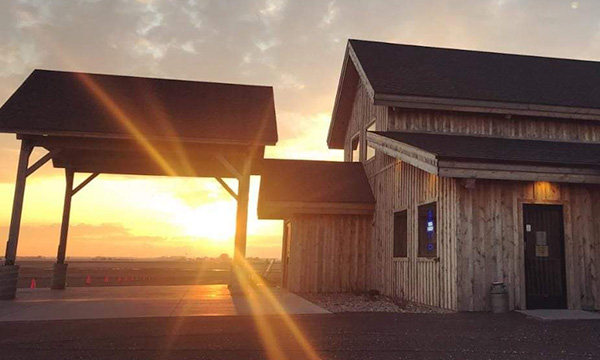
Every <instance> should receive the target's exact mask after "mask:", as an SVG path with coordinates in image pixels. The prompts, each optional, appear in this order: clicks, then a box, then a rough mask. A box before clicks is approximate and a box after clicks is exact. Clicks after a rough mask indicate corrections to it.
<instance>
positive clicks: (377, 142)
mask: <svg viewBox="0 0 600 360" xmlns="http://www.w3.org/2000/svg"><path fill="white" fill-rule="evenodd" d="M367 144H368V145H369V146H371V147H373V148H374V149H376V150H379V151H381V152H383V153H384V154H386V155H389V156H392V157H394V158H396V159H400V160H402V161H404V162H405V163H408V164H410V165H412V166H415V167H417V168H419V169H421V170H424V171H427V172H428V173H430V174H434V175H437V173H438V161H437V158H436V156H435V155H434V154H432V153H429V152H427V151H424V150H422V149H419V148H417V147H414V146H411V145H408V144H405V143H403V142H400V141H397V140H393V139H390V138H387V137H385V136H381V135H378V134H374V133H372V132H367Z"/></svg>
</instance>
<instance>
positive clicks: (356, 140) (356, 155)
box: [352, 134, 360, 161]
mask: <svg viewBox="0 0 600 360" xmlns="http://www.w3.org/2000/svg"><path fill="white" fill-rule="evenodd" d="M352 161H360V137H359V136H358V134H356V135H354V137H353V138H352Z"/></svg>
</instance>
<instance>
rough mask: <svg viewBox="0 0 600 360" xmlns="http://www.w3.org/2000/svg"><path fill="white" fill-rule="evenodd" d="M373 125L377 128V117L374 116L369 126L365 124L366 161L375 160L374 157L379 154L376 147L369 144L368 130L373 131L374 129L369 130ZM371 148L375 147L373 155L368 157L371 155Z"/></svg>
mask: <svg viewBox="0 0 600 360" xmlns="http://www.w3.org/2000/svg"><path fill="white" fill-rule="evenodd" d="M371 126H375V130H377V118H373V119H372V120H371V121H370V122H369V123H368V124H367V126H365V162H366V161H373V159H375V155H376V154H377V151H376V150H375V148H374V147H371V146H369V144H368V141H367V132H368V131H373V130H369V128H370V127H371ZM369 148H371V149H373V156H371V157H368V156H369Z"/></svg>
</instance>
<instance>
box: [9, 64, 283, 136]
mask: <svg viewBox="0 0 600 360" xmlns="http://www.w3.org/2000/svg"><path fill="white" fill-rule="evenodd" d="M89 84H93V86H92V87H90V86H89ZM91 88H96V89H100V92H102V93H103V94H106V95H107V97H108V98H109V100H108V101H106V99H105V101H102V100H101V99H100V97H99V96H98V91H96V92H95V91H92V90H91ZM109 103H112V104H114V105H116V107H117V108H118V111H121V112H123V113H124V114H125V115H126V116H127V117H128V118H129V119H130V121H131V122H132V123H133V125H134V126H135V127H136V128H138V129H139V130H140V131H141V132H142V134H143V135H144V136H146V137H149V138H157V139H159V138H160V139H176V140H180V141H197V142H203V141H206V142H223V143H256V144H262V145H273V144H275V143H276V142H277V125H276V120H275V105H274V100H273V89H272V88H271V87H266V86H249V85H234V84H221V83H209V82H196V81H181V80H167V79H153V78H140V77H131V76H115V75H99V74H84V73H74V72H61V71H48V70H35V71H34V72H33V73H32V74H31V75H30V76H29V77H28V78H27V79H26V80H25V82H24V83H23V84H22V85H21V87H20V88H19V89H18V90H17V91H16V92H15V93H14V94H13V95H12V96H11V97H10V99H9V100H8V101H7V102H6V103H5V104H4V105H3V106H2V108H0V132H10V133H20V134H48V135H73V136H95V137H108V138H131V137H132V136H131V133H130V131H128V130H127V129H126V127H125V126H123V124H122V122H121V121H119V120H118V119H117V116H115V112H114V111H112V112H111V110H110V109H109V108H110V106H107V104H109Z"/></svg>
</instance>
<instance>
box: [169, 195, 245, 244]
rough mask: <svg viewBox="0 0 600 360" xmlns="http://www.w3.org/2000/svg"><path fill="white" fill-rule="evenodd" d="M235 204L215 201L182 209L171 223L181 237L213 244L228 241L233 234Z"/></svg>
mask: <svg viewBox="0 0 600 360" xmlns="http://www.w3.org/2000/svg"><path fill="white" fill-rule="evenodd" d="M235 212H236V207H235V204H234V203H232V202H230V201H215V202H211V203H208V204H205V205H202V206H199V207H195V208H192V207H183V208H181V209H179V211H178V212H176V213H175V214H174V218H173V219H172V222H173V223H174V224H175V225H176V226H177V227H178V228H179V229H180V230H181V235H183V236H188V237H192V238H194V239H197V240H198V241H200V240H210V241H212V242H214V243H225V242H227V241H230V240H231V239H232V238H233V236H234V234H235Z"/></svg>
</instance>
